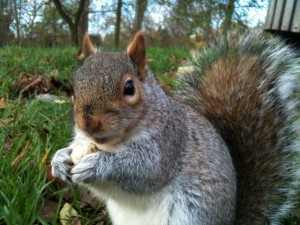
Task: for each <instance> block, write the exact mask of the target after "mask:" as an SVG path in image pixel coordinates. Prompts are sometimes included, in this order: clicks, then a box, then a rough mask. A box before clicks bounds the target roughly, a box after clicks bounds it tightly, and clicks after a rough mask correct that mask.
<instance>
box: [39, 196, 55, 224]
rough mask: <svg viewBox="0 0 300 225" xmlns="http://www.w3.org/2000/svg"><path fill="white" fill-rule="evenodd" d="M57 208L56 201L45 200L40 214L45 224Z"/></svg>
mask: <svg viewBox="0 0 300 225" xmlns="http://www.w3.org/2000/svg"><path fill="white" fill-rule="evenodd" d="M57 206H58V201H54V200H51V199H46V200H45V203H44V206H43V208H42V212H41V216H42V217H43V219H45V220H46V221H47V222H50V221H51V220H52V218H53V216H54V214H55V211H56V209H57Z"/></svg>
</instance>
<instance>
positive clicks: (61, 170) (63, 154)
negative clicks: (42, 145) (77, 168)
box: [51, 148, 73, 181]
mask: <svg viewBox="0 0 300 225" xmlns="http://www.w3.org/2000/svg"><path fill="white" fill-rule="evenodd" d="M71 151H72V149H69V148H63V149H60V150H58V151H57V152H56V153H55V155H54V157H53V159H52V161H51V166H52V175H53V176H54V177H58V178H59V179H61V180H64V181H67V180H69V179H70V171H71V168H72V166H73V162H72V159H71V157H70V154H71Z"/></svg>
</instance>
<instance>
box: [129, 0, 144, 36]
mask: <svg viewBox="0 0 300 225" xmlns="http://www.w3.org/2000/svg"><path fill="white" fill-rule="evenodd" d="M147 5H148V0H136V1H135V16H134V21H133V29H132V31H133V34H135V33H136V32H137V31H139V30H141V29H142V23H143V19H144V14H145V11H146V10H147Z"/></svg>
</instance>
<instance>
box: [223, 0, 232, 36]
mask: <svg viewBox="0 0 300 225" xmlns="http://www.w3.org/2000/svg"><path fill="white" fill-rule="evenodd" d="M235 1H236V0H229V2H228V4H227V6H226V9H225V19H224V21H223V23H222V26H221V27H222V30H223V34H226V33H227V32H228V31H229V30H230V28H231V22H232V16H233V12H234V3H235Z"/></svg>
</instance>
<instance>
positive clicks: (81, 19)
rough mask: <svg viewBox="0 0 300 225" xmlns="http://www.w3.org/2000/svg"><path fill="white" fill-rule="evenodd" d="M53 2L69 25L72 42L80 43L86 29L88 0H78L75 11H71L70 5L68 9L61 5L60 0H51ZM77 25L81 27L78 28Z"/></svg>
mask: <svg viewBox="0 0 300 225" xmlns="http://www.w3.org/2000/svg"><path fill="white" fill-rule="evenodd" d="M53 2H54V4H55V6H56V9H57V11H58V13H59V14H60V16H61V17H62V19H63V20H64V21H65V22H66V23H67V24H68V26H69V29H70V33H71V39H72V42H73V44H75V45H80V44H81V43H82V37H83V34H84V33H85V32H86V31H87V29H88V9H89V2H90V1H89V0H79V3H78V7H77V9H76V11H75V12H74V11H73V12H72V9H71V7H70V8H69V9H68V8H67V7H66V6H63V5H62V4H61V2H60V0H53ZM72 17H73V19H72ZM79 26H81V27H80V28H79ZM79 31H80V32H79Z"/></svg>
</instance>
